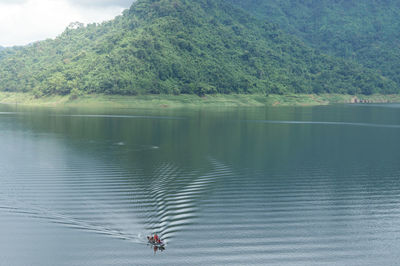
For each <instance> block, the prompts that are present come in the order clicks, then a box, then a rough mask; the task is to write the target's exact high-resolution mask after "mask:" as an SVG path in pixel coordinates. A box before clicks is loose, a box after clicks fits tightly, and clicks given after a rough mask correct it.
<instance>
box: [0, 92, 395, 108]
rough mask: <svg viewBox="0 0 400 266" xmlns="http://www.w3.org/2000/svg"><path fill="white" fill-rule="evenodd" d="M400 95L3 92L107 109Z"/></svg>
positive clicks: (10, 100)
mask: <svg viewBox="0 0 400 266" xmlns="http://www.w3.org/2000/svg"><path fill="white" fill-rule="evenodd" d="M394 102H400V95H397V94H396V95H380V94H377V95H369V96H366V95H343V94H319V95H316V94H291V95H272V94H271V95H263V94H250V95H249V94H215V95H205V96H203V97H199V96H197V95H139V96H121V95H102V94H89V95H81V96H78V97H71V96H69V95H67V96H58V95H54V96H46V97H40V98H36V97H35V96H34V95H33V94H30V93H13V92H0V103H1V104H12V105H25V106H48V107H107V108H184V107H208V106H210V107H240V106H243V107H251V106H259V107H261V106H315V105H328V104H337V103H394Z"/></svg>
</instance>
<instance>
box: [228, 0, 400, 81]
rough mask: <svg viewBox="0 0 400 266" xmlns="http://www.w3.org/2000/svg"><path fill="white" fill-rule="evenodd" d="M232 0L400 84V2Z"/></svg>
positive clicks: (317, 46)
mask: <svg viewBox="0 0 400 266" xmlns="http://www.w3.org/2000/svg"><path fill="white" fill-rule="evenodd" d="M228 1H230V2H231V3H234V4H236V5H239V6H241V7H242V8H244V9H246V10H247V11H249V12H250V13H251V14H253V15H256V16H257V17H258V18H260V19H262V20H266V21H269V22H273V23H276V24H278V25H279V26H280V27H281V28H282V29H283V30H285V32H287V33H290V34H294V35H296V36H297V37H299V38H301V39H302V40H303V41H304V42H305V43H306V44H308V45H310V46H312V47H313V48H315V49H317V50H319V51H320V52H322V53H327V54H330V55H333V56H337V57H341V58H345V59H347V60H353V61H355V62H357V63H360V64H362V65H364V66H366V67H368V68H371V69H374V70H375V71H377V72H378V73H381V74H383V75H384V76H385V77H387V78H388V79H391V80H393V81H395V82H396V83H397V86H398V87H399V86H400V1H397V0H381V1H377V0H340V1H337V0H335V1H333V0H319V1H304V0H247V1H243V0H228Z"/></svg>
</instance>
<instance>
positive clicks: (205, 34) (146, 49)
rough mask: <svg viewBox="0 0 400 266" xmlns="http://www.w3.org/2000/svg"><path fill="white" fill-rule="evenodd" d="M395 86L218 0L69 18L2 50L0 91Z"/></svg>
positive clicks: (143, 0)
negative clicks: (50, 33) (52, 34)
mask: <svg viewBox="0 0 400 266" xmlns="http://www.w3.org/2000/svg"><path fill="white" fill-rule="evenodd" d="M253 2H258V1H253ZM394 71H397V70H394ZM397 87H398V86H397V84H396V82H395V81H394V80H393V79H391V78H389V77H388V76H387V75H386V76H385V75H383V74H382V73H381V71H376V70H375V69H373V68H368V67H366V66H364V65H362V64H361V63H359V62H357V61H354V60H347V59H346V58H345V57H343V58H338V57H336V56H335V55H334V54H329V55H327V54H324V53H323V52H321V49H317V48H315V47H311V45H308V44H307V42H304V41H302V40H300V39H299V37H296V36H292V35H291V34H289V33H285V32H284V31H282V30H281V29H280V28H279V26H278V25H277V24H276V23H270V22H268V21H267V20H266V19H264V18H261V17H259V18H255V17H254V16H252V15H250V14H249V13H248V12H246V11H244V10H242V9H241V8H236V7H234V6H233V5H232V3H228V2H226V1H224V0H222V1H219V0H198V1H192V0H137V1H136V2H134V3H133V5H132V6H131V8H129V9H127V10H125V11H124V12H123V14H122V15H121V16H118V17H116V18H115V19H114V20H112V21H108V22H104V23H101V24H89V25H86V26H85V25H83V24H80V23H72V24H71V25H70V26H69V27H68V28H67V29H66V30H65V31H64V32H63V33H62V34H60V35H59V36H58V37H57V38H56V39H54V40H51V39H49V40H45V41H40V42H36V43H33V44H31V45H28V46H23V47H15V48H13V49H6V50H3V51H2V52H0V90H3V91H19V92H28V91H32V92H34V93H35V94H36V95H37V96H41V95H48V94H62V95H65V94H69V93H71V92H73V93H79V92H85V93H107V94H122V95H135V94H161V93H168V94H180V93H195V94H198V95H203V94H209V93H256V92H260V93H277V94H286V93H323V92H327V93H333V92H335V93H350V94H355V93H363V94H372V93H394V92H397Z"/></svg>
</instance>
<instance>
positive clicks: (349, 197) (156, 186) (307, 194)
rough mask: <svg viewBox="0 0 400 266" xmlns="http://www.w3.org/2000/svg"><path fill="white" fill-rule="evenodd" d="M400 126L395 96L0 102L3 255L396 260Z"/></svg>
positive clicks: (91, 259)
mask: <svg viewBox="0 0 400 266" xmlns="http://www.w3.org/2000/svg"><path fill="white" fill-rule="evenodd" d="M399 136H400V105H395V104H392V105H339V106H324V107H279V108H278V107H276V108H242V109H237V108H231V109H227V108H221V109H211V110H195V109H187V110H185V109H179V110H167V109H165V110H135V109H111V110H110V109H103V110H99V109H96V110H94V109H49V108H23V107H17V106H0V147H1V153H0V235H1V238H0V250H1V252H0V265H11V266H12V265H24V266H25V265H40V266H46V265H49V266H50V265H51V266H53V265H96V266H101V265H148V264H156V265H158V264H161V265H396V264H397V263H398V261H399V259H400V255H398V254H399V253H398V250H399V248H400V245H399V242H398V239H399V238H400V229H399V228H400V208H399V207H398V206H400V205H399V203H400V181H399V178H400V164H399V163H400V159H399V158H400V143H399V141H398V140H399ZM152 232H158V233H159V234H160V235H161V236H162V238H164V239H165V241H166V243H167V245H166V249H165V250H164V251H157V252H156V253H155V252H154V250H153V249H152V247H150V246H148V245H147V244H146V236H147V235H149V234H151V233H152Z"/></svg>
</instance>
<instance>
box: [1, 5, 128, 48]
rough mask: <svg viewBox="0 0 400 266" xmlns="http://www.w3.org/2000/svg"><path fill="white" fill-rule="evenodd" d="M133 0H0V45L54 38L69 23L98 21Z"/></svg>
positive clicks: (106, 18) (116, 11)
mask: <svg viewBox="0 0 400 266" xmlns="http://www.w3.org/2000/svg"><path fill="white" fill-rule="evenodd" d="M133 1H134V0H0V46H14V45H25V44H29V43H31V42H35V41H39V40H44V39H47V38H54V37H56V36H57V35H59V34H61V33H62V32H63V31H64V30H65V28H66V27H67V26H68V25H69V24H70V23H71V22H76V21H79V22H83V23H91V22H102V21H105V20H110V19H113V18H114V17H115V16H117V15H119V14H121V12H122V11H123V10H124V9H126V8H129V7H130V5H131V4H132V3H133Z"/></svg>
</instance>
